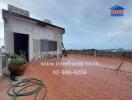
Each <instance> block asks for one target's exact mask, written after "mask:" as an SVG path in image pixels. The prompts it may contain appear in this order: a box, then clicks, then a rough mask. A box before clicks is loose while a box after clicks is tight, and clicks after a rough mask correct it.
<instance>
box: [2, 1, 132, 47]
mask: <svg viewBox="0 0 132 100" xmlns="http://www.w3.org/2000/svg"><path fill="white" fill-rule="evenodd" d="M7 4H12V5H14V6H17V7H20V8H23V9H26V10H29V11H30V13H31V16H32V17H34V18H37V19H40V20H43V19H50V20H52V22H53V24H55V25H59V26H61V27H64V28H65V30H66V32H65V35H64V36H63V37H64V38H63V40H64V44H65V47H66V48H67V49H87V48H96V49H111V48H125V49H132V0H0V9H1V8H5V9H7ZM114 5H120V6H122V7H124V8H125V13H124V16H123V17H112V16H110V9H109V8H110V7H112V6H114ZM0 16H1V12H0ZM3 37H4V36H3V21H2V18H0V39H2V38H3ZM0 42H1V41H0Z"/></svg>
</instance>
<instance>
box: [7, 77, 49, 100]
mask: <svg viewBox="0 0 132 100" xmlns="http://www.w3.org/2000/svg"><path fill="white" fill-rule="evenodd" d="M33 86H35V88H34V89H33V90H32V91H30V92H25V93H24V92H23V91H24V90H25V89H27V88H30V87H31V88H32V87H33ZM42 89H45V93H44V95H43V97H42V99H41V100H44V99H45V97H46V95H47V88H46V86H45V84H44V83H43V81H41V80H38V79H35V78H29V79H23V80H21V81H19V82H17V83H15V84H13V85H12V86H11V87H10V88H9V89H8V91H7V94H8V95H9V96H12V97H13V100H17V97H20V96H30V95H33V94H35V97H34V100H37V97H38V95H39V93H40V92H41V90H42ZM39 100H40V99H39Z"/></svg>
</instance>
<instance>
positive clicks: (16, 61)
mask: <svg viewBox="0 0 132 100" xmlns="http://www.w3.org/2000/svg"><path fill="white" fill-rule="evenodd" d="M26 63H27V61H26V60H25V59H24V58H22V57H18V58H17V59H11V61H9V63H8V67H17V66H22V65H24V64H26Z"/></svg>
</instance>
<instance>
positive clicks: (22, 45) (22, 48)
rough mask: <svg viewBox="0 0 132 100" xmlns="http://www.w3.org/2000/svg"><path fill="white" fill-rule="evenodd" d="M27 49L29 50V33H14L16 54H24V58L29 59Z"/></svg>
mask: <svg viewBox="0 0 132 100" xmlns="http://www.w3.org/2000/svg"><path fill="white" fill-rule="evenodd" d="M28 51H29V35H27V34H20V33H14V52H15V53H16V54H17V55H21V54H24V56H25V58H26V59H27V61H28V60H29V59H28V58H29V57H28V54H29V53H28Z"/></svg>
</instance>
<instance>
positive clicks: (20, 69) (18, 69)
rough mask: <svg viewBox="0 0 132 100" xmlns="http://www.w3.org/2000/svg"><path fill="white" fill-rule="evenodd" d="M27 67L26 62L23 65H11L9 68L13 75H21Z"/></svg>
mask: <svg viewBox="0 0 132 100" xmlns="http://www.w3.org/2000/svg"><path fill="white" fill-rule="evenodd" d="M25 68H26V65H25V64H24V65H22V66H13V67H9V68H8V69H9V71H10V73H11V75H13V76H20V75H23V73H24V71H25Z"/></svg>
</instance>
